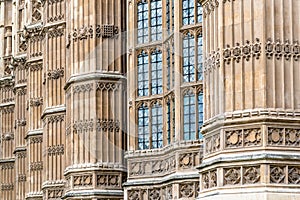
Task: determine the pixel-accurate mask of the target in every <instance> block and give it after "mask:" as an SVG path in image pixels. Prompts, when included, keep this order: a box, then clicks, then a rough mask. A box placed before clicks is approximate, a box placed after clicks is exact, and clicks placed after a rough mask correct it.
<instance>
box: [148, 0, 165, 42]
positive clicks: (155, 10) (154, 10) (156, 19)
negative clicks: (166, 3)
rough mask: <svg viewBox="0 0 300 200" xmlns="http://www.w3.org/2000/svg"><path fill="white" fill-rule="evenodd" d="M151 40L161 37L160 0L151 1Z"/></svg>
mask: <svg viewBox="0 0 300 200" xmlns="http://www.w3.org/2000/svg"><path fill="white" fill-rule="evenodd" d="M150 24H151V41H158V40H161V39H162V0H152V1H151V18H150Z"/></svg>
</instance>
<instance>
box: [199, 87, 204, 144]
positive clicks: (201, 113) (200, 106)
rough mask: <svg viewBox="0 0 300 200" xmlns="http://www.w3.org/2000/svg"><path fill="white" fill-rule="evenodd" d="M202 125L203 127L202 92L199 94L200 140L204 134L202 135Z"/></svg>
mask: <svg viewBox="0 0 300 200" xmlns="http://www.w3.org/2000/svg"><path fill="white" fill-rule="evenodd" d="M202 125H203V93H202V92H200V93H199V94H198V134H199V138H200V139H202V138H203V136H202V134H201V133H200V130H201V128H202Z"/></svg>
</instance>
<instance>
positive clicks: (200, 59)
mask: <svg viewBox="0 0 300 200" xmlns="http://www.w3.org/2000/svg"><path fill="white" fill-rule="evenodd" d="M197 70H198V71H197V73H198V80H203V37H202V35H199V36H198V69H197Z"/></svg>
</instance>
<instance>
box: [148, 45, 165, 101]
mask: <svg viewBox="0 0 300 200" xmlns="http://www.w3.org/2000/svg"><path fill="white" fill-rule="evenodd" d="M151 90H152V95H155V94H161V93H162V92H163V72H162V52H161V51H158V50H156V51H154V52H153V53H152V54H151Z"/></svg>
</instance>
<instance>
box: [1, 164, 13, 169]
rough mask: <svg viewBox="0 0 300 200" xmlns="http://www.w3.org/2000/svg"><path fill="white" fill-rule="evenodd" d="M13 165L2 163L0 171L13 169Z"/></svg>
mask: <svg viewBox="0 0 300 200" xmlns="http://www.w3.org/2000/svg"><path fill="white" fill-rule="evenodd" d="M14 166H15V164H14V163H12V162H11V163H2V164H1V169H2V170H7V169H14Z"/></svg>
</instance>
